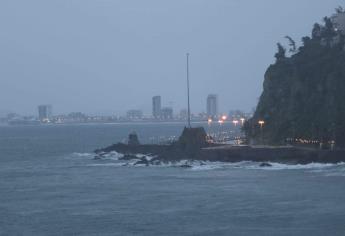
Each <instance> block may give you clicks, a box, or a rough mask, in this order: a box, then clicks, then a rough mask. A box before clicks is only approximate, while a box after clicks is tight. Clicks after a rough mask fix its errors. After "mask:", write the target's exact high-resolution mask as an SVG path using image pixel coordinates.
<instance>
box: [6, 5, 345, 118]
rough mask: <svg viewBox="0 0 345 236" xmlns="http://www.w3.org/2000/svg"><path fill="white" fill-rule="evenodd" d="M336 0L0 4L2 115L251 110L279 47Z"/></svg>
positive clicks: (299, 34)
mask: <svg viewBox="0 0 345 236" xmlns="http://www.w3.org/2000/svg"><path fill="white" fill-rule="evenodd" d="M342 3H343V1H340V0H327V1H325V0H290V1H286V0H262V1H257V0H251V1H249V0H208V1H205V0H173V1H172V0H170V1H164V0H155V1H153V0H145V1H144V0H121V1H116V0H93V1H91V0H49V1H48V0H30V1H28V0H22V1H17V0H1V1H0V29H1V30H0V45H1V53H0V65H1V67H0V82H1V84H0V111H2V112H4V111H14V112H19V113H22V114H36V110H37V105H38V104H45V103H48V104H52V105H53V110H54V113H55V114H57V113H65V112H71V111H82V112H86V113H93V114H97V113H103V114H104V113H124V112H125V111H126V110H127V109H134V108H139V109H143V110H144V111H145V113H150V112H151V97H152V96H153V95H158V94H159V95H162V99H163V101H162V103H163V105H171V104H172V105H173V107H174V109H175V110H177V111H178V110H180V109H181V108H184V107H185V98H186V95H185V54H186V52H189V53H190V54H191V63H190V64H191V68H190V70H191V83H192V84H191V94H192V99H191V103H192V112H199V111H205V104H206V96H207V94H209V93H216V94H218V95H219V98H220V109H221V110H222V111H225V112H227V111H228V110H230V109H243V110H248V111H250V110H251V109H252V108H253V107H255V105H256V103H257V100H258V97H259V96H260V93H261V91H262V82H263V76H264V72H265V70H266V69H267V67H268V65H269V64H270V63H272V62H273V60H274V57H273V55H274V53H275V51H276V42H278V41H282V42H284V43H285V44H287V43H286V42H285V40H284V36H285V35H290V36H292V37H293V38H295V39H296V41H297V40H298V42H300V38H301V37H302V36H304V35H307V34H308V35H309V34H310V32H311V29H312V25H313V24H314V23H315V22H320V21H321V19H322V17H324V16H326V15H331V14H333V12H334V8H335V7H337V6H338V5H341V4H342Z"/></svg>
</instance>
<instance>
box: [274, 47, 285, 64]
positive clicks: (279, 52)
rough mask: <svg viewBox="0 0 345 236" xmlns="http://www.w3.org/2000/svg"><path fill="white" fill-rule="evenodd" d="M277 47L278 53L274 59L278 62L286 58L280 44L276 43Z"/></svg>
mask: <svg viewBox="0 0 345 236" xmlns="http://www.w3.org/2000/svg"><path fill="white" fill-rule="evenodd" d="M277 46H278V52H277V53H276V54H275V58H276V59H277V61H279V60H282V59H284V58H286V49H285V48H284V47H283V46H282V45H281V44H280V43H277Z"/></svg>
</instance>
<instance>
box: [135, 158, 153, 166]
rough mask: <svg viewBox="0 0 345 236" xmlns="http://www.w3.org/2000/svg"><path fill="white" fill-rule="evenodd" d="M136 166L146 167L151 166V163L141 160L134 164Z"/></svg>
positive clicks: (144, 159)
mask: <svg viewBox="0 0 345 236" xmlns="http://www.w3.org/2000/svg"><path fill="white" fill-rule="evenodd" d="M134 165H135V166H136V165H146V166H149V165H150V162H149V161H148V160H147V159H146V158H145V157H143V158H141V159H140V160H139V161H137V162H136V163H134Z"/></svg>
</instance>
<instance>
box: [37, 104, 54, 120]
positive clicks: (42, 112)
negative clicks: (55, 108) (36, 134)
mask: <svg viewBox="0 0 345 236" xmlns="http://www.w3.org/2000/svg"><path fill="white" fill-rule="evenodd" d="M51 116H52V106H51V105H40V106H38V118H39V120H40V121H41V122H50V119H51Z"/></svg>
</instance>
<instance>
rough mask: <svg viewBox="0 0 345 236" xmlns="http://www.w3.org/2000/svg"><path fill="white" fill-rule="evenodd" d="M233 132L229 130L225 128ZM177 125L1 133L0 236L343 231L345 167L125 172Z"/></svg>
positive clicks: (173, 167)
mask: <svg viewBox="0 0 345 236" xmlns="http://www.w3.org/2000/svg"><path fill="white" fill-rule="evenodd" d="M223 128H224V129H231V127H230V126H229V127H226V126H224V127H223ZM182 129H183V124H174V123H170V124H106V125H99V124H97V125H59V126H22V127H14V126H13V127H0V235H345V164H339V165H324V164H317V163H314V164H310V165H306V166H302V165H296V166H288V165H282V164H273V167H271V168H267V167H265V168H261V167H259V163H252V162H240V163H232V164H229V163H207V164H206V165H200V164H199V163H191V164H192V166H193V167H192V168H189V169H184V168H179V167H178V165H177V164H176V163H175V164H167V165H164V166H155V167H141V166H131V165H127V166H123V164H124V163H122V162H121V161H119V160H118V156H119V154H117V153H113V154H111V155H108V156H107V157H106V158H105V159H103V160H94V159H93V157H94V155H93V154H92V151H93V150H94V149H96V148H100V147H104V146H107V145H110V144H112V143H115V142H118V141H121V140H123V139H124V138H125V137H126V136H127V134H128V133H129V132H131V131H133V130H135V131H137V133H138V134H139V137H140V139H141V140H142V141H143V142H150V141H151V140H152V139H151V137H162V136H171V135H178V134H179V133H180V132H181V131H182Z"/></svg>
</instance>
